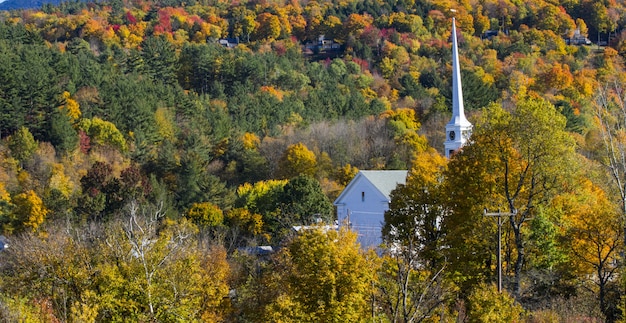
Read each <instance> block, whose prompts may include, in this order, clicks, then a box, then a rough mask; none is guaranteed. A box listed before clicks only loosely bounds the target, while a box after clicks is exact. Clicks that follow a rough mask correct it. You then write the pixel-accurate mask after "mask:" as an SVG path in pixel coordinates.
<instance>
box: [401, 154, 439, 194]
mask: <svg viewBox="0 0 626 323" xmlns="http://www.w3.org/2000/svg"><path fill="white" fill-rule="evenodd" d="M446 165H447V160H446V158H445V157H444V156H442V155H440V154H439V153H438V152H437V150H435V149H434V148H432V147H430V148H428V149H427V150H426V151H424V152H421V153H418V154H416V156H415V159H413V162H412V167H411V171H410V173H409V176H408V178H407V182H408V183H410V185H414V186H417V187H426V186H427V185H436V184H437V183H438V182H439V181H440V179H441V176H442V174H443V171H445V169H446ZM418 183H419V184H418ZM416 184H417V185H416ZM407 185H409V184H407Z"/></svg>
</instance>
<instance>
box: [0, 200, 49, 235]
mask: <svg viewBox="0 0 626 323" xmlns="http://www.w3.org/2000/svg"><path fill="white" fill-rule="evenodd" d="M13 204H14V205H15V209H14V210H13V212H12V215H11V219H10V220H11V221H10V222H9V223H8V224H5V226H4V227H3V229H4V231H9V232H14V231H23V230H30V231H32V232H35V231H37V230H38V229H39V227H40V226H41V224H42V223H43V222H44V221H45V220H46V215H47V214H48V212H49V211H48V209H47V208H46V207H45V206H44V205H43V201H42V200H41V198H40V197H39V196H38V195H37V193H35V191H33V190H30V191H28V192H25V193H20V194H18V195H16V196H15V197H14V198H13Z"/></svg>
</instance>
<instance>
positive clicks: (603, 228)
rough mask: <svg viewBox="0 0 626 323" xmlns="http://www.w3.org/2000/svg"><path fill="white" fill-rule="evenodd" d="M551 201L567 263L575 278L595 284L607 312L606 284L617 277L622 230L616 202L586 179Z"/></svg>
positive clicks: (603, 308) (602, 305)
mask: <svg viewBox="0 0 626 323" xmlns="http://www.w3.org/2000/svg"><path fill="white" fill-rule="evenodd" d="M553 203H554V205H555V206H556V208H557V209H559V210H561V211H562V213H563V216H562V219H561V222H562V226H561V229H562V232H561V233H562V236H563V239H564V243H563V245H564V246H567V247H568V248H567V249H568V250H567V251H568V254H569V257H570V259H571V260H572V261H571V263H570V266H574V268H576V269H577V271H578V277H587V279H589V280H590V281H591V282H592V283H593V284H595V285H596V287H597V289H596V291H595V292H596V293H597V294H598V299H599V300H600V309H601V310H602V311H607V309H608V308H607V307H608V303H607V290H608V284H609V283H610V282H611V281H613V280H614V279H615V277H616V276H617V271H618V268H619V267H618V266H617V264H618V263H619V259H620V255H619V250H620V248H621V247H620V246H621V244H622V241H623V240H622V239H623V233H624V231H623V228H622V226H621V222H622V221H621V219H620V209H619V205H615V204H613V203H611V201H610V200H609V198H608V197H607V195H606V193H605V192H604V191H603V190H602V189H601V188H599V187H598V186H596V185H593V183H591V182H590V181H589V180H583V182H582V183H581V184H580V187H579V188H578V189H577V190H576V192H572V193H569V194H563V195H560V196H558V197H557V198H555V199H554V201H553Z"/></svg>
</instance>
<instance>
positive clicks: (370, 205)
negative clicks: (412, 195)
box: [334, 170, 408, 248]
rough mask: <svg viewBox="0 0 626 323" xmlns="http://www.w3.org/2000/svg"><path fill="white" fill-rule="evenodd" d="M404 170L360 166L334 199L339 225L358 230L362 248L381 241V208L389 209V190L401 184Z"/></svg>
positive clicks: (383, 212) (382, 218)
mask: <svg viewBox="0 0 626 323" xmlns="http://www.w3.org/2000/svg"><path fill="white" fill-rule="evenodd" d="M407 174H408V171H406V170H368V171H365V170H362V171H359V173H358V174H357V175H356V176H355V177H354V179H352V181H351V182H350V183H349V184H348V185H347V186H346V188H345V189H344V190H343V192H341V194H340V195H339V197H338V198H337V199H336V200H335V202H334V205H335V206H336V207H337V220H338V221H339V225H341V226H344V225H348V226H350V228H351V229H352V230H354V231H355V232H357V234H358V242H359V243H360V244H361V247H363V248H372V247H376V246H378V245H379V244H380V243H381V242H382V234H381V230H382V226H383V222H384V220H385V211H387V210H389V202H390V200H391V199H390V197H389V195H390V194H391V191H393V190H394V189H395V188H396V186H398V184H405V183H406V177H407Z"/></svg>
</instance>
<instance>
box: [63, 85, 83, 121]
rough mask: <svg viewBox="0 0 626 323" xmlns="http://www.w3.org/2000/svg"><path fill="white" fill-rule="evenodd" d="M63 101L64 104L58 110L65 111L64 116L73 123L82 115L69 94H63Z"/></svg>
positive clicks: (78, 106)
mask: <svg viewBox="0 0 626 323" xmlns="http://www.w3.org/2000/svg"><path fill="white" fill-rule="evenodd" d="M63 100H64V101H65V104H64V105H62V106H60V107H59V109H61V110H65V114H66V115H67V116H68V117H70V120H71V121H72V122H75V121H76V120H78V118H80V116H81V114H82V113H81V111H80V105H79V104H78V102H77V101H76V100H74V99H72V97H71V95H70V92H67V91H65V92H63Z"/></svg>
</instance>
